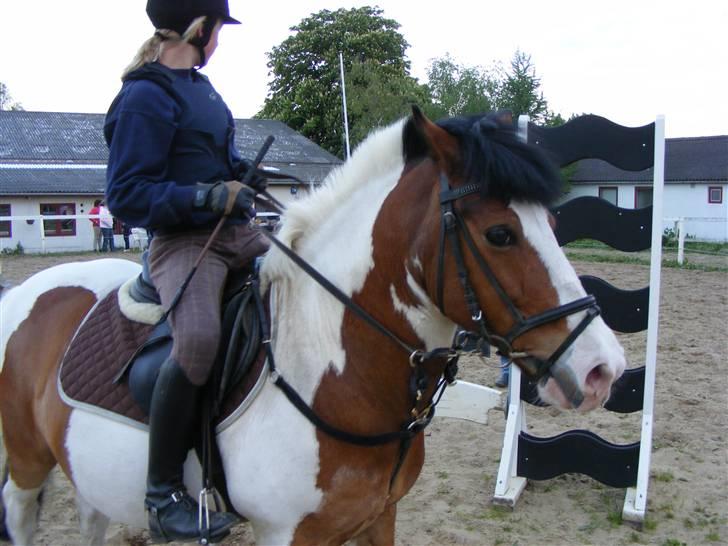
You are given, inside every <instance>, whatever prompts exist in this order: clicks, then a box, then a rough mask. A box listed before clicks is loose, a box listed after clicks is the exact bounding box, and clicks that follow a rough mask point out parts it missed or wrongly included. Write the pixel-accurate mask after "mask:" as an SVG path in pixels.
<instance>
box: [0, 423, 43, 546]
mask: <svg viewBox="0 0 728 546" xmlns="http://www.w3.org/2000/svg"><path fill="white" fill-rule="evenodd" d="M5 417H6V416H5V415H3V418H5ZM4 432H5V435H4V441H5V448H6V450H7V457H8V458H7V465H8V475H7V479H6V481H5V484H4V486H3V489H2V497H3V503H4V504H5V528H6V531H7V532H8V535H9V536H10V539H11V540H12V541H13V543H14V544H32V542H33V535H34V534H35V531H36V528H37V527H38V512H39V508H40V495H41V492H42V490H43V486H44V485H45V482H46V479H47V478H48V474H49V473H50V471H51V469H52V468H53V467H54V466H55V464H56V460H55V459H54V458H53V455H52V453H51V452H50V451H49V450H48V449H47V448H45V449H44V448H42V447H38V446H33V442H31V441H27V440H28V439H29V438H30V437H32V434H31V433H30V432H29V431H28V430H27V429H23V430H21V431H19V432H17V431H13V432H12V433H11V432H10V431H9V430H8V429H7V428H6V429H5V430H4ZM21 440H23V441H25V442H22V441H21ZM21 448H26V449H21ZM34 448H35V449H34Z"/></svg>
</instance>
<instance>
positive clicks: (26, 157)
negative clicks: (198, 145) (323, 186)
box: [0, 111, 341, 195]
mask: <svg viewBox="0 0 728 546" xmlns="http://www.w3.org/2000/svg"><path fill="white" fill-rule="evenodd" d="M103 125H104V115H103V114H74V113H66V112H26V111H0V163H4V164H13V163H15V164H43V165H44V166H46V167H48V166H53V165H59V167H60V166H61V165H62V166H63V168H57V169H54V168H43V169H35V168H32V169H31V168H27V169H25V168H13V169H8V168H0V194H4V195H17V194H32V193H35V194H48V193H53V194H54V193H65V194H68V193H76V194H97V193H103V191H104V187H105V185H106V181H105V170H104V169H103V168H100V169H88V168H84V166H88V165H105V164H106V162H107V160H108V157H109V153H108V149H107V147H106V142H105V141H104V136H103ZM235 126H236V135H235V144H236V147H237V148H238V150H239V151H240V153H241V155H242V156H243V157H250V158H252V157H254V156H255V155H256V154H257V152H258V149H259V148H260V146H261V145H262V144H263V141H264V140H265V138H266V137H267V136H268V135H273V136H274V137H275V141H274V143H273V145H272V146H271V148H270V150H269V151H268V153H267V155H266V157H265V160H264V162H263V165H264V166H266V167H270V168H273V169H274V170H277V171H279V172H281V173H285V174H291V175H293V176H296V177H298V178H300V179H302V180H304V181H306V182H312V183H320V182H321V181H322V180H323V179H324V178H325V176H326V175H327V174H328V172H329V171H330V170H331V168H332V167H334V166H336V165H338V164H340V163H341V160H340V159H338V158H337V157H336V156H334V155H333V154H330V153H329V152H327V151H326V150H324V149H323V148H321V147H319V146H318V145H316V144H315V143H313V142H312V141H310V140H309V139H307V138H306V137H304V136H303V135H301V134H300V133H297V132H296V131H294V130H293V129H291V128H290V127H288V126H287V125H285V124H284V123H282V122H280V121H275V120H258V119H236V120H235ZM76 166H77V167H78V168H74V167H76ZM274 183H275V182H274Z"/></svg>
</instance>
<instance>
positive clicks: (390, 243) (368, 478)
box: [0, 109, 625, 545]
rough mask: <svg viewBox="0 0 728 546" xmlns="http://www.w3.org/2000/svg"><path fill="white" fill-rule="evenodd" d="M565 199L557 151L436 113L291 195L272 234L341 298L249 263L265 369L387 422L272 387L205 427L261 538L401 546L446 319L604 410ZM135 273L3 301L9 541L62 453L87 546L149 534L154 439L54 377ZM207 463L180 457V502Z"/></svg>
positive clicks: (278, 266) (107, 268)
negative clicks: (562, 212)
mask: <svg viewBox="0 0 728 546" xmlns="http://www.w3.org/2000/svg"><path fill="white" fill-rule="evenodd" d="M559 191H560V180H559V177H558V174H556V173H555V172H554V171H553V170H552V167H551V166H550V164H549V162H548V161H547V160H546V159H545V158H544V157H542V156H541V155H540V153H539V152H538V151H537V150H535V149H532V148H531V147H529V146H528V145H526V144H524V143H522V142H520V141H519V140H518V139H517V138H516V137H515V136H514V133H513V131H512V128H511V127H510V126H509V125H507V124H505V123H504V122H503V121H502V120H501V119H499V118H498V117H493V116H474V117H468V118H452V119H446V120H443V121H440V122H438V123H433V122H431V121H429V120H428V119H427V118H426V117H425V116H424V115H422V114H421V113H420V112H419V110H417V109H414V113H413V115H412V116H411V117H410V118H408V119H406V120H402V121H401V122H398V123H395V124H393V125H391V126H390V127H388V128H385V129H382V130H380V131H378V132H375V133H373V134H372V135H370V136H369V137H368V138H367V140H366V141H365V142H364V143H362V145H361V146H360V147H359V148H358V149H357V151H356V152H355V154H354V155H353V156H352V157H351V159H350V160H349V161H347V162H346V163H345V164H344V165H343V166H341V167H340V168H338V169H337V170H335V171H333V172H332V173H331V174H330V176H329V177H328V179H327V181H326V182H325V184H324V185H323V186H322V187H321V188H320V189H318V190H317V191H315V192H314V193H313V194H312V195H311V196H309V197H308V198H306V199H303V200H301V201H298V202H296V203H295V204H294V205H293V206H291V207H290V208H289V209H288V211H287V212H286V214H285V215H284V217H283V222H282V224H283V227H282V229H281V230H280V232H279V235H278V237H279V240H280V241H282V243H283V244H285V245H286V246H287V247H289V248H291V249H293V250H294V251H295V252H296V253H297V254H298V255H299V256H300V257H302V259H304V260H305V261H307V262H308V263H309V264H310V265H311V266H313V267H314V268H315V269H316V270H318V271H319V272H320V273H321V275H322V276H324V277H325V278H326V279H327V280H328V281H330V282H331V283H332V284H333V285H334V286H336V287H337V288H338V290H339V293H340V295H343V296H344V297H345V298H348V299H349V302H346V301H345V300H344V303H342V299H341V298H335V297H334V296H333V295H332V294H331V292H329V291H328V290H326V289H325V288H323V287H322V285H321V284H320V283H319V282H317V281H316V280H314V279H313V278H312V277H311V276H309V274H308V273H306V272H304V271H303V270H302V269H301V267H300V266H299V264H297V263H295V262H293V261H291V259H290V258H289V256H288V255H286V254H285V253H284V251H282V250H280V249H279V248H277V247H274V248H272V249H271V250H270V251H269V253H268V254H267V256H266V257H265V260H264V263H263V266H262V269H261V273H260V275H261V281H262V286H263V288H264V289H265V290H267V291H268V292H269V294H270V308H269V312H270V315H271V325H272V349H271V351H272V352H271V354H272V355H273V356H274V357H275V362H276V365H277V369H276V371H275V373H271V374H270V378H271V379H279V378H285V381H286V384H287V385H289V386H290V388H291V389H292V390H294V391H295V393H297V395H298V399H299V401H300V402H301V403H302V404H303V405H304V406H305V407H306V408H308V410H310V412H311V413H312V414H314V415H315V416H316V417H317V418H318V419H320V420H321V421H322V422H325V423H327V424H328V425H330V427H332V428H335V429H337V430H340V431H345V432H346V433H348V434H349V435H356V436H357V437H360V438H361V437H369V438H370V437H376V436H377V435H379V436H382V435H384V436H386V435H387V434H389V433H392V432H395V433H397V434H391V436H392V438H393V439H392V440H391V441H389V440H388V441H383V442H379V443H377V444H376V445H359V444H357V443H356V442H349V441H346V439H342V438H339V437H335V435H332V434H330V432H329V431H327V430H325V429H322V427H320V426H317V424H316V423H315V422H312V420H311V419H309V418H308V417H307V416H306V415H305V412H302V411H301V408H300V407H297V406H294V405H293V404H292V403H291V401H290V400H289V398H288V397H287V396H286V395H285V393H284V392H283V390H282V389H281V388H280V383H279V381H266V382H265V385H264V386H263V387H262V388H261V389H260V390H259V391H258V394H257V396H256V398H255V400H254V401H253V402H252V404H250V405H249V407H248V409H247V410H245V411H244V412H242V414H241V415H239V416H238V417H237V419H236V420H235V421H234V422H233V423H232V424H230V425H229V426H227V427H226V428H224V430H219V431H218V432H217V434H216V441H217V444H218V446H219V450H220V454H221V459H222V462H223V466H224V471H225V476H226V482H227V491H228V494H229V498H230V501H231V502H232V505H233V508H234V509H235V510H236V511H237V512H238V513H240V514H243V515H244V516H245V517H246V518H247V519H248V520H249V521H250V522H251V525H252V527H253V531H254V533H255V536H256V540H257V541H258V542H259V543H261V544H297V545H300V544H318V545H321V544H341V543H343V542H345V541H347V540H354V541H355V542H356V543H358V544H392V543H393V542H394V536H395V535H394V528H395V515H396V506H397V501H398V500H399V499H401V498H402V497H403V496H404V495H405V494H406V493H407V491H408V490H409V489H410V488H411V487H412V485H413V484H414V483H415V480H416V479H417V477H418V475H419V473H420V470H421V467H422V465H423V461H424V454H425V451H424V434H423V433H422V428H423V423H424V424H426V423H427V422H428V419H429V417H430V416H431V411H432V410H431V404H432V399H433V395H434V393H435V391H436V389H437V387H438V386H439V385H440V384H441V382H440V378H441V377H442V376H443V373H444V371H445V369H446V366H447V364H448V362H451V361H452V359H453V358H452V357H453V354H452V353H453V349H452V348H451V347H452V346H453V343H452V340H453V336H454V335H455V333H456V331H457V330H458V329H459V328H466V329H467V330H469V331H473V332H476V333H478V335H481V336H483V337H485V338H486V339H487V340H488V341H489V342H490V343H492V344H494V345H496V346H497V347H498V348H499V349H500V350H501V352H502V353H503V354H507V355H510V357H511V358H513V360H514V362H515V363H516V364H517V365H519V366H521V367H522V368H524V369H525V370H526V371H527V372H529V373H531V374H535V375H536V376H537V377H540V378H541V379H540V381H539V391H540V395H541V397H542V398H543V399H544V400H545V401H547V402H549V403H551V404H552V405H555V406H559V407H561V408H565V409H570V408H574V407H576V408H577V409H578V410H579V411H586V410H589V409H592V408H596V407H598V406H600V405H602V404H603V403H604V402H605V400H606V399H607V397H608V395H609V393H610V388H611V385H612V383H613V382H614V380H615V379H617V378H618V377H619V376H620V375H621V373H622V371H623V370H624V367H625V359H624V351H623V350H622V348H621V346H620V345H619V343H618V342H617V340H616V338H615V336H614V335H613V334H612V332H611V330H610V329H609V328H607V327H606V326H605V324H604V322H603V321H602V320H601V318H599V317H598V309H597V308H596V306H595V304H594V302H593V298H591V297H589V296H587V295H586V294H585V292H584V290H583V288H582V286H581V284H580V282H579V279H578V278H577V276H576V274H575V272H574V270H573V269H572V267H571V266H570V264H569V263H568V261H567V260H566V258H565V256H564V254H563V252H562V251H561V249H560V248H559V246H558V244H557V242H556V239H555V237H554V235H553V232H552V225H551V219H550V216H549V213H548V210H547V208H546V206H545V205H547V204H548V203H549V202H550V201H551V200H552V199H553V198H554V197H555V196H557V195H558V194H559ZM138 270H139V266H138V265H136V264H133V263H131V262H128V261H124V260H97V261H91V262H85V263H72V264H65V265H60V266H56V267H53V268H50V269H48V270H45V271H42V272H40V273H38V274H36V275H34V276H32V277H31V278H29V279H28V280H27V281H25V282H24V283H23V284H21V285H19V286H17V287H15V288H11V289H10V290H9V291H6V293H5V294H4V296H3V298H2V300H0V304H1V305H2V309H1V313H2V337H1V339H0V342H1V344H0V351H1V352H0V354H1V355H2V359H3V360H2V365H1V366H2V367H1V368H0V414H1V415H2V424H3V433H4V442H5V449H6V450H7V461H8V467H9V475H8V477H7V479H6V482H5V485H4V487H3V500H4V503H5V507H6V517H5V524H6V527H7V530H8V531H9V534H10V536H11V538H12V539H13V540H14V541H16V542H17V543H20V544H26V543H30V542H31V541H32V538H33V533H34V531H35V527H36V514H37V510H38V502H37V499H38V496H39V493H40V491H41V488H42V486H43V483H44V481H45V480H46V477H47V476H48V473H49V472H50V470H51V469H52V468H53V467H54V466H55V465H56V464H60V466H61V468H62V469H63V471H64V472H65V474H66V475H67V476H68V477H69V478H70V480H71V482H72V483H73V485H74V486H75V488H76V491H77V502H78V506H79V512H80V515H81V527H82V532H83V533H84V535H85V537H86V539H87V540H88V542H89V543H102V542H103V540H104V533H105V531H106V527H107V524H108V522H109V521H110V520H113V521H117V522H122V523H126V524H128V525H131V526H135V527H145V526H146V516H145V513H144V509H143V499H144V491H145V478H146V467H147V441H148V438H147V432H146V431H145V430H143V429H141V428H134V427H130V426H127V425H126V424H124V423H123V422H119V421H116V420H112V419H108V418H105V417H103V416H100V415H98V414H96V413H93V412H89V411H85V410H84V409H83V408H77V407H70V406H68V405H66V404H65V403H64V402H63V401H62V399H61V397H60V396H59V393H58V389H57V375H58V367H59V362H60V361H61V359H62V357H63V355H64V351H65V350H66V348H67V346H68V344H69V340H70V339H71V338H72V337H73V335H74V332H75V331H76V329H77V328H78V326H79V324H80V322H81V321H82V320H83V318H84V316H85V315H86V314H87V313H88V311H89V309H90V308H91V307H92V306H93V305H94V303H95V302H97V301H99V300H100V299H101V298H103V297H104V296H105V295H107V294H109V293H110V292H111V291H113V290H116V289H117V288H118V287H119V285H120V284H121V283H123V282H124V281H126V280H127V279H129V278H131V277H132V276H134V275H136V274H137V273H138ZM357 310H363V312H364V316H363V315H362V313H361V312H357ZM365 319H366V320H365ZM99 350H100V351H103V350H104V347H99ZM410 350H411V351H412V352H411V353H410ZM413 378H414V380H415V383H416V386H415V388H414V389H413V388H412V383H413ZM413 391H419V392H417V394H416V396H414V395H413ZM403 423H404V425H403ZM408 432H410V434H409V436H408V435H407V433H408ZM199 470H200V464H199V462H198V460H197V457H196V455H195V454H194V452H192V451H191V452H190V456H189V457H188V460H187V463H186V468H185V477H186V479H187V481H188V483H187V486H188V488H189V489H190V491H191V492H192V493H193V494H194V493H195V492H196V491H199V490H200V484H199V483H197V484H196V483H195V481H198V482H199V475H200V473H199ZM195 478H196V479H195Z"/></svg>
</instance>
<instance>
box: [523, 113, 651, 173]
mask: <svg viewBox="0 0 728 546" xmlns="http://www.w3.org/2000/svg"><path fill="white" fill-rule="evenodd" d="M528 142H530V143H531V144H536V145H537V146H540V147H541V148H543V149H544V150H546V151H547V153H548V155H549V156H550V157H551V159H552V160H553V161H554V162H556V163H557V164H558V165H559V166H561V167H563V166H565V165H568V164H569V163H573V162H574V161H578V160H579V159H591V158H596V159H603V160H604V161H607V162H609V163H611V164H612V165H614V166H615V167H618V168H620V169H624V170H625V171H643V170H645V169H647V168H648V167H651V166H652V165H653V163H654V161H655V124H654V122H653V123H649V124H647V125H644V126H642V127H625V126H623V125H618V124H617V123H614V122H612V121H609V120H608V119H607V118H603V117H601V116H594V115H586V116H579V117H578V118H574V119H572V120H571V121H569V122H568V123H565V124H564V125H560V126H558V127H542V126H540V125H536V124H535V123H529V124H528Z"/></svg>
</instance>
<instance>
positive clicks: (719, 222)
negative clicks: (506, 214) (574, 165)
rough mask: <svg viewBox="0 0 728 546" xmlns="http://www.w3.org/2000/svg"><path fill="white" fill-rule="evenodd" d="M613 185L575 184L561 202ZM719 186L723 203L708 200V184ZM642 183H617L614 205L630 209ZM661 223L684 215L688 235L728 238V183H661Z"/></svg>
mask: <svg viewBox="0 0 728 546" xmlns="http://www.w3.org/2000/svg"><path fill="white" fill-rule="evenodd" d="M600 185H601V186H614V185H615V184H608V183H603V184H599V185H598V184H576V185H573V186H572V188H571V191H570V192H569V193H568V194H567V195H566V196H565V197H564V199H563V200H562V202H564V201H568V200H570V199H575V198H577V197H581V196H585V195H586V196H594V197H598V196H599V186H600ZM713 186H721V187H722V188H723V202H722V203H720V204H714V203H708V187H713ZM636 187H644V185H635V184H619V185H617V188H618V189H617V204H618V206H620V207H622V208H625V209H633V208H634V203H635V188H636ZM663 218H664V221H663V225H664V227H665V228H673V227H674V223H675V219H677V218H685V231H686V233H687V234H688V235H690V236H694V237H696V238H697V239H700V240H705V241H723V242H725V241H728V184H708V183H695V184H665V201H664V203H663Z"/></svg>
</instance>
